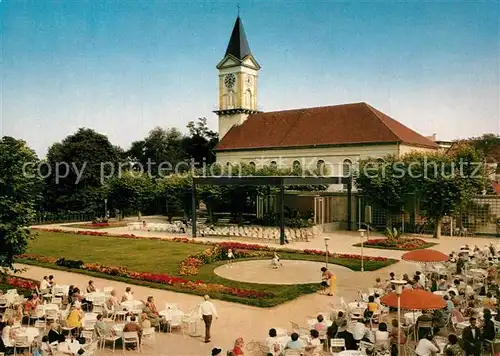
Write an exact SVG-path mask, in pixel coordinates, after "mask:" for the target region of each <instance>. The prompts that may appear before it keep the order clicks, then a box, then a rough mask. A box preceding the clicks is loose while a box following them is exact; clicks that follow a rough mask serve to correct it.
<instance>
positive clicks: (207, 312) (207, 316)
mask: <svg viewBox="0 0 500 356" xmlns="http://www.w3.org/2000/svg"><path fill="white" fill-rule="evenodd" d="M203 299H205V300H204V301H203V302H202V303H201V304H200V311H199V313H200V318H201V319H203V322H204V323H205V342H206V343H207V342H210V327H211V326H212V320H213V317H214V316H215V319H219V316H218V315H217V310H216V309H215V306H214V305H213V303H212V302H211V301H210V297H209V296H208V295H205V296H204V297H203Z"/></svg>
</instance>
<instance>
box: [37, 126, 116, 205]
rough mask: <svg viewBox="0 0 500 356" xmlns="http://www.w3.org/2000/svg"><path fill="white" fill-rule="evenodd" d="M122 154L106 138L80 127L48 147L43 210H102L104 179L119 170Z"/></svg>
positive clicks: (104, 194) (104, 192) (104, 189)
mask: <svg viewBox="0 0 500 356" xmlns="http://www.w3.org/2000/svg"><path fill="white" fill-rule="evenodd" d="M123 161H124V155H123V151H121V149H119V148H118V147H115V146H113V145H112V144H111V143H110V142H109V140H108V138H107V137H106V136H105V135H102V134H100V133H97V132H95V131H94V130H91V129H85V128H80V129H79V130H78V131H77V132H76V133H74V134H72V135H69V136H68V137H66V138H65V139H64V140H63V141H62V142H59V143H55V144H53V145H52V146H51V147H50V148H49V152H48V154H47V164H48V166H49V167H50V172H47V178H46V190H45V192H44V208H45V209H46V210H48V211H68V210H70V211H89V212H97V211H101V209H102V206H103V203H102V201H103V200H104V199H105V198H106V194H107V192H106V188H105V186H103V183H104V181H105V178H107V177H111V176H112V175H113V174H116V173H117V172H118V170H119V167H120V163H122V162H123Z"/></svg>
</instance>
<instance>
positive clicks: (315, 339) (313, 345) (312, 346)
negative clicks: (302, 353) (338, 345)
mask: <svg viewBox="0 0 500 356" xmlns="http://www.w3.org/2000/svg"><path fill="white" fill-rule="evenodd" d="M318 346H319V347H318ZM318 349H319V350H321V340H320V339H319V332H318V330H311V339H310V340H309V343H308V345H307V346H306V347H305V350H306V352H307V353H312V354H314V352H315V351H316V350H318Z"/></svg>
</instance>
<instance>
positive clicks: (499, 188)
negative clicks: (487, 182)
mask: <svg viewBox="0 0 500 356" xmlns="http://www.w3.org/2000/svg"><path fill="white" fill-rule="evenodd" d="M493 189H494V190H495V194H496V195H500V183H493Z"/></svg>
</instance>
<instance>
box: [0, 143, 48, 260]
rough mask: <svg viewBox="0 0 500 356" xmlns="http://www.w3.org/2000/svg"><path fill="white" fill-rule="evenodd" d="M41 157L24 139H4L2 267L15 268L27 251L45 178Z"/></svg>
mask: <svg viewBox="0 0 500 356" xmlns="http://www.w3.org/2000/svg"><path fill="white" fill-rule="evenodd" d="M37 164H38V157H37V156H36V154H35V152H34V151H33V150H31V149H30V148H29V147H28V146H27V145H26V144H25V142H24V141H21V140H16V139H14V138H12V137H7V136H4V137H2V138H1V139H0V268H12V264H13V262H14V256H15V255H18V254H22V253H24V252H25V251H26V248H27V246H28V241H29V240H30V239H31V238H32V236H31V233H30V232H31V230H30V229H29V225H30V223H31V222H32V221H33V218H34V215H35V202H36V199H37V197H38V194H39V193H40V188H41V183H42V182H41V179H40V175H39V174H38V172H37Z"/></svg>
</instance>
